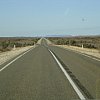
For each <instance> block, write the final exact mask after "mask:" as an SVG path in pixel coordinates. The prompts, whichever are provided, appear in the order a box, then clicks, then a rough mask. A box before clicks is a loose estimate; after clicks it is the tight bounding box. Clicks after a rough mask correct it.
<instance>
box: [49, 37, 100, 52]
mask: <svg viewBox="0 0 100 100" xmlns="http://www.w3.org/2000/svg"><path fill="white" fill-rule="evenodd" d="M48 39H49V40H50V41H52V42H53V43H54V44H56V45H68V46H77V47H82V45H83V47H84V48H90V49H98V50H99V51H100V36H94V37H93V36H91V37H88V36H87V37H82V36H81V37H66V38H65V37H62V38H61V37H58V38H57V37H55V38H48Z"/></svg>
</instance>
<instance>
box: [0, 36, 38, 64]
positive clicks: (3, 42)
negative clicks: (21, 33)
mask: <svg viewBox="0 0 100 100" xmlns="http://www.w3.org/2000/svg"><path fill="white" fill-rule="evenodd" d="M38 40H39V39H38V38H0V65H1V64H3V63H5V62H7V61H8V60H10V59H12V58H14V57H16V56H17V55H19V54H21V53H23V52H25V51H27V50H28V49H30V48H32V47H33V45H34V43H37V41H38ZM14 45H15V46H16V48H15V49H14Z"/></svg>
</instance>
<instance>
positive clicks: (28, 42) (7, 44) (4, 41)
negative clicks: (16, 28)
mask: <svg viewBox="0 0 100 100" xmlns="http://www.w3.org/2000/svg"><path fill="white" fill-rule="evenodd" d="M38 40H39V38H24V37H22V38H15V37H12V38H7V37H6V38H5V37H1V38H0V52H5V51H10V50H12V49H13V48H14V46H15V47H26V46H32V45H34V44H35V43H37V41H38Z"/></svg>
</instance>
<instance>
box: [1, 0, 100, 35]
mask: <svg viewBox="0 0 100 100" xmlns="http://www.w3.org/2000/svg"><path fill="white" fill-rule="evenodd" d="M56 34H60V35H61V34H64V35H100V0H0V36H39V35H56Z"/></svg>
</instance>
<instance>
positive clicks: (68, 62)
mask: <svg viewBox="0 0 100 100" xmlns="http://www.w3.org/2000/svg"><path fill="white" fill-rule="evenodd" d="M49 50H51V51H52V53H54V55H55V57H57V59H58V60H59V62H60V63H61V64H62V65H63V67H64V69H66V72H68V74H69V76H71V78H72V80H73V81H74V83H75V85H76V86H77V87H78V89H79V91H80V92H81V93H82V94H83V95H84V97H86V98H88V99H96V97H97V94H98V93H97V85H100V84H99V82H100V80H99V77H100V62H99V61H95V60H93V59H90V58H87V57H85V56H83V55H80V54H77V53H74V52H72V51H69V50H64V49H61V48H58V47H55V46H49V45H48V44H47V41H46V40H45V39H42V41H41V45H39V46H37V47H36V48H34V49H32V50H31V51H30V52H28V53H26V54H25V55H24V56H22V57H20V58H19V59H17V60H16V61H15V62H13V63H12V64H10V65H9V66H8V67H6V68H5V69H4V70H3V71H1V72H0V100H77V99H79V98H80V97H79V96H78V94H77V93H76V91H75V89H74V88H73V86H72V85H71V83H70V82H69V80H68V79H67V78H66V76H65V75H64V73H63V71H62V70H61V68H60V67H59V64H58V63H57V61H56V60H55V59H54V57H53V55H52V54H51V53H50V51H49Z"/></svg>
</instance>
